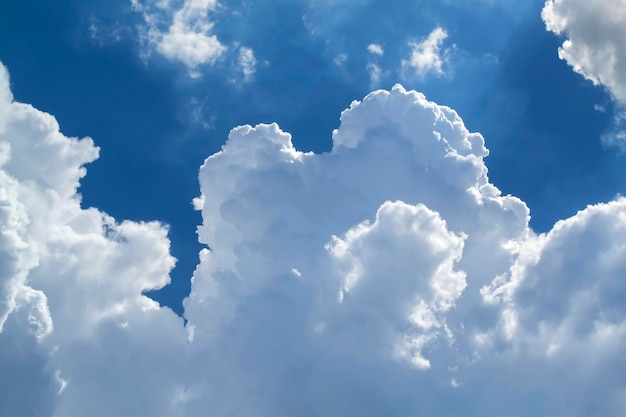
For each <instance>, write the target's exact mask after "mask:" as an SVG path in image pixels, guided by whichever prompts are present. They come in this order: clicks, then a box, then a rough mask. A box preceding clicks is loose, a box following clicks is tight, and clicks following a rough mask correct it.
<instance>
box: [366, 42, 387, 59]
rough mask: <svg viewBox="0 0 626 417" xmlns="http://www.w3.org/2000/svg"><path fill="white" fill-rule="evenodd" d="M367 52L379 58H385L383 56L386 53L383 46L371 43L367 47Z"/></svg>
mask: <svg viewBox="0 0 626 417" xmlns="http://www.w3.org/2000/svg"><path fill="white" fill-rule="evenodd" d="M367 52H369V53H370V54H372V55H378V56H383V54H384V53H385V51H384V49H383V46H382V45H380V44H377V43H370V44H369V45H367Z"/></svg>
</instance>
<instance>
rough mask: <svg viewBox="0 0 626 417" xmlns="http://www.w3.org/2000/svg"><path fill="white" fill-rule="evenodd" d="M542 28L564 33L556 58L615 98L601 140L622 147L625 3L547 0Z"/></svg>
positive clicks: (625, 140) (625, 130) (625, 136)
mask: <svg viewBox="0 0 626 417" xmlns="http://www.w3.org/2000/svg"><path fill="white" fill-rule="evenodd" d="M541 16H542V18H543V21H544V22H545V24H546V28H547V29H548V30H549V31H551V32H554V33H555V34H557V35H563V36H565V38H566V39H565V41H564V42H563V44H562V45H561V47H560V48H559V58H561V59H563V60H565V61H567V63H568V64H569V65H570V66H571V67H572V68H573V70H574V71H576V72H577V73H579V74H581V75H583V76H584V77H585V78H586V79H588V80H590V81H591V82H593V83H594V84H595V85H602V86H604V87H605V88H606V90H607V91H608V92H609V93H610V94H611V96H612V97H613V98H614V99H615V100H616V102H617V105H618V110H617V116H616V118H615V121H614V126H613V128H612V132H610V133H608V134H606V135H604V137H603V138H602V140H603V142H604V144H606V145H609V146H618V147H621V148H622V149H626V123H625V122H624V116H623V115H624V114H626V110H625V109H626V4H625V3H624V2H623V1H621V0H599V1H594V2H588V1H582V0H548V1H546V4H545V6H544V8H543V10H542V12H541Z"/></svg>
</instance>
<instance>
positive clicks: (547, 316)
mask: <svg viewBox="0 0 626 417" xmlns="http://www.w3.org/2000/svg"><path fill="white" fill-rule="evenodd" d="M0 115H1V116H2V117H0V161H1V164H2V165H1V167H0V168H1V171H0V174H1V175H0V181H2V187H1V188H0V216H1V217H0V219H1V220H2V222H1V223H0V225H1V227H2V229H1V231H2V233H1V234H0V259H1V260H2V263H0V284H1V285H2V287H1V288H2V290H1V292H0V297H1V300H2V304H0V306H1V307H2V310H1V311H0V313H1V314H2V317H3V324H4V326H3V328H2V333H0V352H2V354H1V355H0V366H2V369H3V372H2V373H0V388H1V389H0V414H2V415H20V416H23V417H30V416H33V417H34V416H48V417H49V416H54V417H74V416H76V417H78V416H85V415H90V416H91V415H93V416H102V417H104V416H111V415H122V416H129V417H130V416H144V415H153V416H164V417H165V416H177V415H184V416H189V417H194V416H203V415H206V414H207V413H209V414H211V415H215V416H226V415H241V416H252V415H254V416H276V415H278V416H282V415H306V416H327V415H362V416H380V415H480V416H494V417H495V416H501V415H512V416H528V415H571V416H581V417H582V416H587V415H616V416H619V415H624V413H623V410H624V409H625V407H624V405H625V404H624V403H623V402H624V400H623V395H621V394H622V393H623V390H624V389H626V387H625V386H624V382H623V380H622V378H621V375H620V373H619V371H620V369H623V365H624V364H623V359H621V355H620V354H619V348H620V346H623V343H624V335H625V332H626V330H624V329H626V324H625V320H626V312H625V311H624V308H623V306H622V303H621V302H620V301H621V299H622V298H623V296H624V295H625V294H624V292H625V291H626V286H625V285H624V283H623V279H621V278H622V276H623V275H624V273H625V272H626V256H624V255H625V253H624V251H625V250H626V249H624V248H626V237H625V236H626V233H625V232H626V200H624V199H618V200H616V201H613V202H610V203H607V204H604V205H597V206H592V207H589V208H587V209H586V210H584V211H582V212H580V213H578V214H577V215H576V216H574V217H572V218H571V219H567V220H565V221H563V222H560V223H558V224H557V225H556V226H555V227H554V229H553V230H552V231H550V232H549V233H548V234H545V235H536V234H535V233H533V232H532V231H531V230H530V229H529V228H528V221H529V211H528V208H527V207H526V205H525V204H524V203H523V202H522V201H521V200H519V199H517V198H515V197H512V196H503V195H502V194H501V193H500V191H499V190H498V189H497V188H496V187H495V186H494V185H492V184H491V183H490V182H489V178H488V176H487V168H486V166H485V163H484V160H483V158H484V157H485V156H487V154H488V151H487V149H486V148H485V145H484V140H483V138H482V137H481V135H479V134H476V133H470V132H468V130H467V129H466V128H465V126H464V124H463V121H462V120H461V118H460V117H459V116H458V115H457V114H456V113H455V112H454V111H453V110H452V109H450V108H447V107H445V106H439V105H437V104H435V103H432V102H429V101H427V100H426V99H425V97H424V96H423V95H421V94H419V93H416V92H409V91H405V90H404V89H403V88H402V87H400V86H396V87H394V88H393V89H392V90H391V91H377V92H374V93H372V94H370V95H368V96H367V97H366V98H365V99H364V100H363V101H361V102H356V101H355V102H353V103H352V105H351V106H350V108H349V109H347V110H346V111H344V112H343V113H342V115H341V125H340V127H339V128H338V129H337V130H335V131H334V132H333V149H332V151H331V152H328V153H324V154H313V153H303V152H300V151H298V150H297V149H295V148H294V147H293V145H292V142H291V137H290V135H289V134H287V133H285V132H282V131H281V130H280V129H279V127H278V126H277V125H259V126H256V127H251V126H242V127H238V128H236V129H234V130H233V131H232V132H231V134H230V136H229V139H228V141H227V142H226V144H225V145H224V147H223V149H222V150H221V151H220V152H218V153H216V154H214V155H212V156H210V157H209V158H208V159H207V160H206V161H205V163H204V165H203V166H202V168H201V171H200V186H201V196H200V197H199V198H198V199H196V200H195V202H194V203H195V206H196V207H197V208H198V209H200V210H202V216H203V224H202V225H201V226H200V227H199V229H198V234H199V238H200V240H201V241H202V242H203V243H205V244H207V245H208V246H210V248H211V250H209V249H205V250H203V251H202V252H201V253H200V263H199V265H198V267H197V269H196V271H195V272H194V277H193V284H192V292H191V294H190V297H189V298H188V299H187V300H186V301H185V316H186V318H187V319H188V320H189V322H188V325H187V328H185V327H184V326H183V322H182V319H180V318H179V317H177V316H175V315H174V314H173V313H172V312H171V311H170V310H168V309H164V308H161V307H159V306H158V305H157V304H156V303H154V302H153V301H151V300H149V299H148V298H146V297H145V296H143V295H142V292H143V291H145V290H147V289H151V288H159V287H161V286H163V285H165V284H166V283H167V282H168V272H169V270H170V269H171V267H172V265H173V263H174V260H173V258H172V257H171V256H170V255H169V243H168V241H167V237H166V232H167V230H166V229H165V228H164V227H163V226H162V225H160V224H158V223H135V222H128V221H125V222H121V223H119V222H116V221H115V220H114V219H112V218H111V217H109V216H107V215H106V214H104V213H102V212H100V211H98V210H97V209H94V208H90V209H83V208H81V207H80V197H79V195H78V194H77V192H76V190H77V187H78V183H79V180H80V178H81V177H82V176H83V175H85V170H84V168H83V165H84V164H85V163H88V162H90V161H92V160H94V159H95V158H96V157H97V148H95V147H94V146H93V143H92V142H91V140H90V139H82V140H77V139H71V138H67V137H65V136H63V135H62V134H61V133H59V130H58V125H57V124H56V121H55V120H54V118H53V117H52V116H50V115H47V114H45V113H42V112H40V111H38V110H36V109H34V108H33V107H31V106H29V105H25V104H21V103H17V102H14V101H13V100H12V97H11V93H10V90H9V83H8V77H7V75H6V72H5V71H4V70H3V72H2V74H1V76H0ZM5 370H7V371H5ZM485 392H488V393H490V395H486V394H485ZM520 393H523V394H520Z"/></svg>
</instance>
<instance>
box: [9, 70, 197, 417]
mask: <svg viewBox="0 0 626 417" xmlns="http://www.w3.org/2000/svg"><path fill="white" fill-rule="evenodd" d="M0 113H1V115H0V161H1V165H0V220H1V222H0V260H1V262H0V288H1V290H0V320H1V321H0V326H1V327H0V330H1V331H2V333H1V334H0V352H2V354H1V355H0V356H1V359H0V362H1V363H2V369H3V372H2V375H1V376H0V386H1V387H2V390H1V392H0V414H1V415H7V416H8V415H19V416H35V415H36V416H52V415H59V416H78V415H85V414H90V415H101V416H105V415H106V416H110V415H114V414H115V415H133V413H132V409H133V407H135V405H133V404H134V400H133V397H135V396H136V395H137V392H133V393H129V389H128V386H127V385H126V384H123V383H120V380H122V381H124V380H127V381H129V382H130V381H133V382H132V383H140V384H141V385H143V388H142V389H143V390H145V392H146V393H149V395H150V396H152V395H154V394H157V393H159V390H160V389H162V388H163V387H166V386H167V385H169V384H170V381H169V380H168V381H167V382H163V381H162V380H160V379H158V378H157V379H155V377H154V373H153V371H157V373H158V372H159V371H158V370H157V369H158V368H159V366H160V365H159V359H158V356H163V355H165V354H167V353H168V352H169V351H170V350H171V349H172V346H171V345H170V344H168V340H174V339H173V338H172V337H171V335H175V334H176V332H177V331H178V332H179V333H180V335H181V336H180V338H181V339H182V340H183V341H184V337H185V335H184V329H183V328H182V321H181V320H180V319H179V318H178V317H176V316H175V315H174V314H173V313H172V312H171V311H169V310H166V309H161V308H159V306H158V305H157V304H156V303H155V302H154V301H152V300H150V299H149V298H147V297H145V296H144V295H142V292H144V291H146V290H150V289H156V288H160V287H162V286H164V285H166V284H167V283H168V282H169V276H168V273H169V271H170V269H171V268H172V267H173V265H174V259H173V258H172V257H171V256H170V254H169V241H168V240H167V236H166V235H167V230H166V228H164V227H163V226H162V225H160V224H158V223H134V222H128V221H125V222H122V223H118V222H116V221H115V220H114V219H113V218H111V217H110V216H108V215H106V214H104V213H102V212H100V211H98V210H97V209H94V208H89V209H83V208H81V204H80V195H78V194H77V187H78V185H79V180H80V178H82V177H83V176H84V175H85V172H86V171H85V168H84V167H83V165H84V164H86V163H88V162H91V161H93V160H94V159H96V158H97V157H98V148H96V147H94V145H93V142H92V140H91V139H89V138H86V139H82V140H78V139H74V138H68V137H65V136H63V135H62V134H61V133H60V132H59V126H58V124H57V122H56V120H55V119H54V118H53V117H52V116H51V115H49V114H46V113H43V112H41V111H39V110H37V109H35V108H33V107H32V106H30V105H28V104H23V103H18V102H15V101H13V98H12V95H11V92H10V90H9V80H8V74H7V71H6V70H5V68H4V67H2V66H0ZM163 336H165V337H163ZM182 344H184V343H182ZM140 352H142V353H141V354H140ZM180 353H181V352H180V350H178V352H176V354H173V353H172V365H170V364H169V363H168V364H167V366H169V367H170V368H171V369H170V370H168V372H167V373H166V372H163V373H164V374H172V375H173V373H175V372H176V369H175V368H172V367H173V363H174V362H175V361H176V358H178V357H180ZM131 364H132V366H131ZM138 365H139V366H138ZM163 365H166V364H165V363H164V364H163ZM147 369H151V371H150V374H148V373H146V370H147ZM162 394H163V395H165V394H168V393H166V392H162ZM148 398H149V397H148V396H144V397H143V400H142V401H145V402H146V404H145V405H144V406H142V409H145V407H148V408H149V407H150V406H149V405H148V404H147V402H148ZM104 404H107V405H106V407H104ZM150 413H151V412H150ZM151 414H152V413H151ZM155 415H159V414H158V413H156V414H155Z"/></svg>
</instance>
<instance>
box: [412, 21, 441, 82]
mask: <svg viewBox="0 0 626 417" xmlns="http://www.w3.org/2000/svg"><path fill="white" fill-rule="evenodd" d="M447 37H448V32H446V30H445V29H443V28H441V27H436V28H435V29H433V31H432V32H431V33H430V34H429V35H428V36H427V37H426V38H425V39H423V40H421V41H420V42H414V41H412V42H409V47H410V48H411V54H410V56H409V58H408V59H403V60H402V74H403V75H404V76H405V77H406V76H408V75H417V76H418V77H424V76H425V75H427V74H428V73H431V72H432V73H434V74H436V75H439V76H441V75H444V74H445V70H444V66H445V64H446V62H447V60H448V58H447V55H448V53H449V49H447V48H444V49H443V50H442V45H443V42H444V40H445V39H446V38H447Z"/></svg>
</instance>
